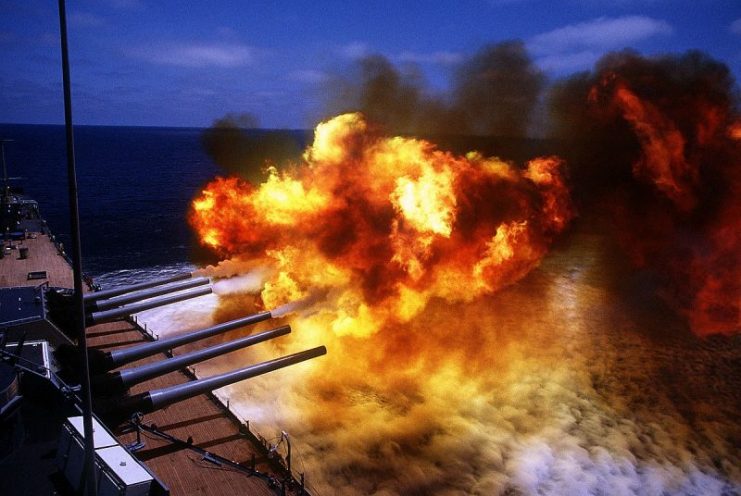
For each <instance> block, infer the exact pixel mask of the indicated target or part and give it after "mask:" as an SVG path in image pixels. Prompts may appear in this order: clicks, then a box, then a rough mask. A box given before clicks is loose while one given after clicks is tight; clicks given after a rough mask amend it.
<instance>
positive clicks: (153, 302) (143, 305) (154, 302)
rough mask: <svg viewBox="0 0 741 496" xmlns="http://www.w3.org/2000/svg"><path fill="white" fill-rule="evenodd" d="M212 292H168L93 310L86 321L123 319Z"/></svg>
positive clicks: (198, 290) (91, 322) (88, 323)
mask: <svg viewBox="0 0 741 496" xmlns="http://www.w3.org/2000/svg"><path fill="white" fill-rule="evenodd" d="M209 293H211V288H210V287H208V288H195V289H191V290H188V291H183V292H180V293H176V294H167V295H165V296H162V297H159V298H152V299H150V300H147V301H141V302H138V303H132V304H131V305H126V306H123V307H119V308H112V309H110V310H102V311H100V312H93V313H90V314H88V315H86V316H85V323H86V324H87V325H88V326H92V325H96V324H103V323H105V322H113V321H114V320H119V319H123V318H125V317H128V316H130V315H133V314H135V313H138V312H143V311H144V310H149V309H150V308H156V307H161V306H164V305H169V304H170V303H176V302H178V301H183V300H188V299H190V298H197V297H198V296H203V295H207V294H209Z"/></svg>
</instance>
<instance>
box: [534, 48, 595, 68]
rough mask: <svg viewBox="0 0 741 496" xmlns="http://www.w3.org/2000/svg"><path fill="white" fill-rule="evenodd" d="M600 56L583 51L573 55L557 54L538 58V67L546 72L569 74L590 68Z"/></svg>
mask: <svg viewBox="0 0 741 496" xmlns="http://www.w3.org/2000/svg"><path fill="white" fill-rule="evenodd" d="M601 56H602V54H601V53H598V52H596V51H594V50H583V51H579V52H573V53H559V54H553V55H546V56H544V57H539V58H538V59H537V61H536V63H537V65H538V67H540V68H541V69H542V70H544V71H548V72H570V71H574V70H579V69H583V68H585V67H591V66H592V65H594V63H595V62H597V60H599V58H600V57H601Z"/></svg>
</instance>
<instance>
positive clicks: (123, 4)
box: [105, 0, 145, 10]
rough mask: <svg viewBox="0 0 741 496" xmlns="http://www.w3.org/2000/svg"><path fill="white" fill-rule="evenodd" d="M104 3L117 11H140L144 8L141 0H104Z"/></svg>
mask: <svg viewBox="0 0 741 496" xmlns="http://www.w3.org/2000/svg"><path fill="white" fill-rule="evenodd" d="M105 3H107V4H108V5H110V6H111V7H113V8H114V9H119V10H142V9H144V8H145V6H144V2H142V1H141V0H105Z"/></svg>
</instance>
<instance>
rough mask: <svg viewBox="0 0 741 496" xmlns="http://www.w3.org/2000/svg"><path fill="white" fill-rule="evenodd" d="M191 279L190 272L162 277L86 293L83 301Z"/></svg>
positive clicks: (111, 296)
mask: <svg viewBox="0 0 741 496" xmlns="http://www.w3.org/2000/svg"><path fill="white" fill-rule="evenodd" d="M191 277H193V274H191V273H190V272H179V273H177V274H174V275H172V276H169V277H163V278H161V279H153V280H151V281H145V282H140V283H138V284H131V285H129V286H121V287H119V288H112V289H105V290H103V291H96V292H94V293H86V294H85V295H83V300H84V301H85V302H86V303H87V302H88V301H95V300H102V299H105V298H113V297H114V296H118V295H122V294H124V293H130V292H132V291H139V290H140V289H147V288H152V287H154V286H161V285H163V284H168V283H171V282H176V281H182V280H183V279H190V278H191Z"/></svg>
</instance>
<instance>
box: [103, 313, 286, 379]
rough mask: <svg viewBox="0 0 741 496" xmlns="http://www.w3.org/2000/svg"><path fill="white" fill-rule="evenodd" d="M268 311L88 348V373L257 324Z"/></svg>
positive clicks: (111, 367)
mask: <svg viewBox="0 0 741 496" xmlns="http://www.w3.org/2000/svg"><path fill="white" fill-rule="evenodd" d="M272 317H273V316H272V314H271V313H270V312H259V313H256V314H253V315H248V316H246V317H241V318H239V319H234V320H229V321H227V322H223V323H221V324H216V325H214V326H211V327H206V328H204V329H199V330H197V331H192V332H186V333H183V334H179V335H176V336H172V337H168V338H163V339H158V340H157V341H152V342H149V343H143V344H140V345H136V346H130V347H128V348H123V349H120V350H111V351H100V350H88V355H89V359H90V373H92V374H100V373H103V372H108V371H109V370H113V369H115V368H116V367H120V366H122V365H126V364H128V363H131V362H134V361H136V360H139V359H141V358H145V357H148V356H152V355H155V354H157V353H163V352H166V351H169V350H172V349H173V348H177V347H178V346H183V345H185V344H190V343H193V342H195V341H200V340H202V339H206V338H210V337H213V336H216V335H219V334H223V333H225V332H227V331H231V330H233V329H237V328H239V327H245V326H248V325H253V324H257V323H258V322H262V321H265V320H268V319H270V318H272Z"/></svg>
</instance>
